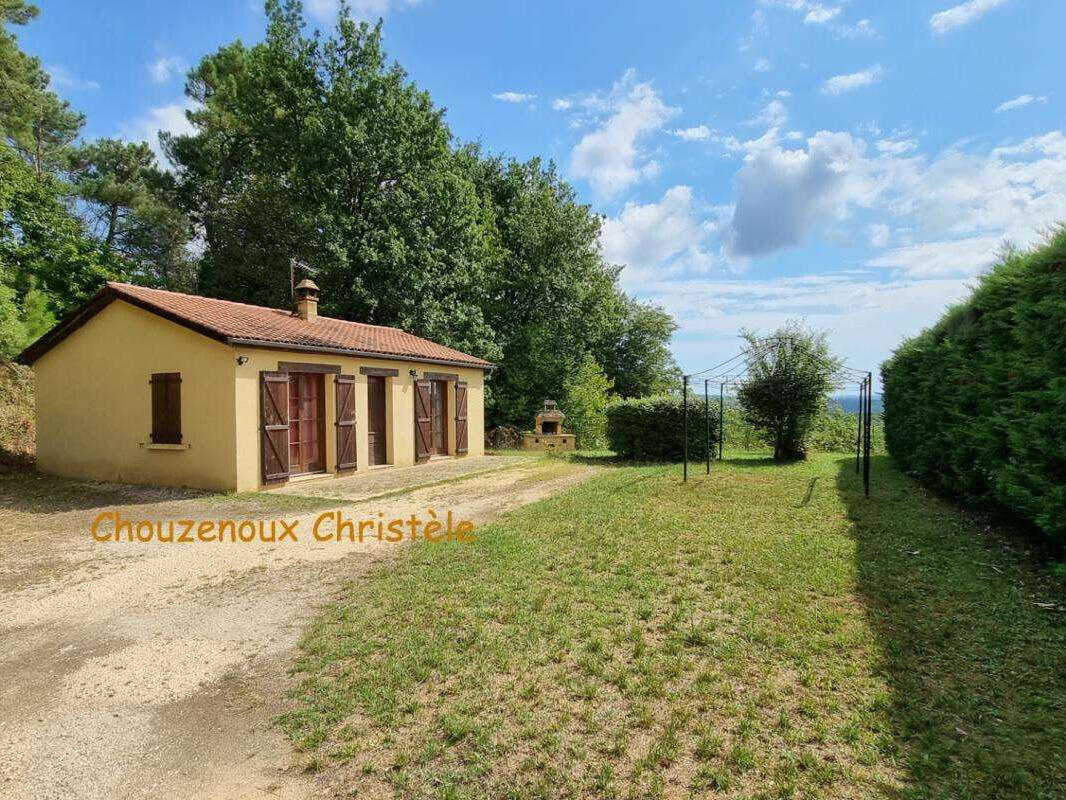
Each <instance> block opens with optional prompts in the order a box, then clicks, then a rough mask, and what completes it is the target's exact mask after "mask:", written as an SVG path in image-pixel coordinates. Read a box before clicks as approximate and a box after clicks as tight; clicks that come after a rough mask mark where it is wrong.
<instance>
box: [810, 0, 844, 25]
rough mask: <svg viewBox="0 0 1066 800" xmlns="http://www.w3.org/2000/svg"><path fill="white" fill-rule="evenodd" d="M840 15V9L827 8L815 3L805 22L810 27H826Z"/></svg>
mask: <svg viewBox="0 0 1066 800" xmlns="http://www.w3.org/2000/svg"><path fill="white" fill-rule="evenodd" d="M839 14H840V8H839V7H836V8H833V7H827V6H822V5H818V4H817V3H813V4H811V6H810V10H809V11H808V12H807V16H805V17H804V18H803V21H804V22H805V23H807V24H808V25H825V24H826V23H827V22H830V21H831V20H834V19H836V18H837V16H838V15H839Z"/></svg>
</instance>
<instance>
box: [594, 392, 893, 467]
mask: <svg viewBox="0 0 1066 800" xmlns="http://www.w3.org/2000/svg"><path fill="white" fill-rule="evenodd" d="M689 402H690V406H689V434H690V436H689V458H691V459H692V460H693V461H698V460H700V459H702V458H706V454H707V451H706V449H705V447H706V442H707V434H706V418H705V416H704V407H703V398H702V397H701V396H698V395H697V396H695V397H690V398H689ZM857 426H858V416H857V415H856V414H853V413H849V412H847V411H844V410H843V409H841V408H840V407H839V406H832V407H830V408H827V409H826V411H825V413H823V414H819V415H818V416H817V417H816V418H815V421H814V424H813V425H812V426H811V432H810V436H809V437H808V442H807V444H808V447H809V449H810V450H811V451H814V452H822V453H854V452H855V436H856V433H857ZM724 427H725V432H724V433H725V446H726V447H729V448H733V449H737V450H763V449H765V448H766V447H768V444H767V441H766V437H765V436H763V435H762V434H760V433H759V432H758V431H756V430H755V429H754V428H752V427H751V425H749V424H748V423H747V422H746V421H745V419H744V415H743V414H742V413H741V411H740V408H739V407H738V406H737V404H736V403H735V401H734V402H727V403H726V406H725V426H724ZM684 430H685V417H684V408H683V404H682V400H681V398H679V397H673V396H670V397H646V398H642V399H639V400H622V401H619V402H616V403H613V404H612V405H610V406H609V407H608V409H607V439H608V445H609V447H610V448H611V449H612V450H614V451H615V453H617V454H618V455H620V456H622V457H623V458H635V459H640V460H648V461H680V460H681V458H682V454H683V448H684ZM871 437H872V447H873V451H874V452H875V453H883V452H884V446H885V445H884V428H883V426H882V424H881V417H880V415H875V416H874V418H873V424H872V425H871ZM710 441H711V442H712V446H715V447H716V446H717V444H718V400H717V398H712V400H711V436H710Z"/></svg>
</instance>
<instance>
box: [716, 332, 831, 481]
mask: <svg viewBox="0 0 1066 800" xmlns="http://www.w3.org/2000/svg"><path fill="white" fill-rule="evenodd" d="M742 335H743V337H744V339H745V340H746V341H747V343H748V345H749V348H750V352H751V355H750V356H749V357H748V375H747V377H746V378H745V379H744V381H743V383H742V384H741V385H740V387H739V388H738V390H737V399H738V400H739V402H740V406H741V408H742V409H743V412H744V416H745V418H746V419H747V421H748V423H749V424H751V425H752V426H753V427H754V428H756V429H757V430H760V431H763V432H764V433H765V434H766V436H767V438H768V439H769V441H770V442H771V443H772V445H773V448H774V460H775V461H790V460H794V459H802V458H805V457H806V455H807V450H806V441H807V435H808V433H809V431H810V428H811V424H812V422H813V421H814V419H815V417H816V416H817V415H818V414H819V413H820V412H821V411H822V410H823V409H824V408H825V404H826V398H827V397H828V394H829V392H830V391H832V389H833V378H832V376H833V374H834V373H835V372H836V371H837V370H838V369H839V368H840V365H841V363H842V362H841V361H840V360H839V359H837V358H835V357H834V356H832V355H831V354H830V352H829V346H828V344H827V343H826V335H825V334H824V333H817V332H814V331H809V330H806V329H804V328H803V326H802V325H801V324H800V323H798V322H795V321H791V322H789V323H787V324H786V325H784V326H783V327H781V328H779V329H778V330H777V331H776V333H774V334H773V335H772V336H770V337H767V338H761V337H759V336H758V335H756V334H755V333H753V332H751V331H745V332H743V333H742Z"/></svg>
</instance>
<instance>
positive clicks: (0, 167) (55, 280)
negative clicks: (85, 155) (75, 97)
mask: <svg viewBox="0 0 1066 800" xmlns="http://www.w3.org/2000/svg"><path fill="white" fill-rule="evenodd" d="M36 15H37V8H36V7H35V6H32V5H29V4H27V3H25V2H23V1H22V0H0V306H2V307H3V308H2V309H0V318H2V319H3V321H2V322H0V351H2V352H3V353H4V354H7V355H10V354H12V353H14V352H17V351H18V350H19V349H20V348H21V347H22V346H23V345H24V344H26V343H27V340H28V339H30V338H32V337H35V336H36V335H38V334H39V333H41V331H42V328H43V327H45V326H47V324H48V323H49V321H50V320H51V319H52V315H53V314H59V313H62V312H63V311H65V310H66V309H67V308H69V306H70V305H71V304H73V303H76V302H78V301H79V300H81V299H83V298H84V297H85V296H87V295H88V294H89V293H91V292H92V291H94V290H95V289H96V288H97V287H98V286H99V284H100V283H101V282H102V281H103V280H105V279H106V278H107V277H109V276H110V275H111V274H112V270H111V268H110V266H109V265H108V262H107V259H105V258H103V257H102V255H101V253H100V252H99V248H98V247H97V246H96V244H95V242H93V241H92V240H91V239H88V238H87V237H86V236H85V231H84V228H83V225H82V222H81V220H80V219H79V218H78V217H77V216H76V215H75V214H74V213H73V212H72V211H71V209H70V207H69V205H68V202H67V200H68V194H69V186H68V184H67V183H66V182H65V180H64V177H65V175H64V171H65V167H66V165H67V159H68V157H69V150H70V144H71V143H72V142H73V141H74V139H75V137H76V136H77V135H78V132H79V130H80V129H81V125H82V117H81V115H80V114H78V113H76V112H74V111H73V110H71V108H70V106H69V105H68V104H67V103H66V101H64V100H62V99H61V98H59V97H58V96H56V94H55V93H54V92H52V91H51V90H50V89H49V86H48V75H47V73H45V71H44V69H43V68H42V67H41V63H40V61H39V60H38V59H36V58H33V57H31V56H29V55H27V54H25V53H23V52H22V50H21V49H20V48H19V45H18V41H17V39H16V38H15V36H14V34H13V33H12V32H11V26H16V25H24V24H26V23H27V22H29V21H30V20H32V19H33V18H34V17H35V16H36Z"/></svg>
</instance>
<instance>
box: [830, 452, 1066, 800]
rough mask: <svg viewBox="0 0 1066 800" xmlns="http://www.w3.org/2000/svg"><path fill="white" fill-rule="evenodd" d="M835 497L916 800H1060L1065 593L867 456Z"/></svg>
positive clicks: (1035, 565) (850, 463) (1065, 718)
mask: <svg viewBox="0 0 1066 800" xmlns="http://www.w3.org/2000/svg"><path fill="white" fill-rule="evenodd" d="M871 465H872V470H871V471H872V480H871V484H872V497H871V498H870V499H869V500H867V499H865V498H864V497H863V496H862V487H861V482H860V479H859V477H858V476H857V475H856V474H855V462H854V460H853V459H847V458H842V459H841V461H840V465H839V468H838V472H837V489H838V491H839V492H840V495H841V497H842V498H843V500H844V501H845V504H846V507H847V512H848V517H849V519H850V521H851V523H852V533H853V536H854V538H855V542H856V559H857V568H858V579H859V591H860V595H861V599H862V601H863V604H864V607H865V613H866V615H867V617H868V619H869V621H870V623H871V625H872V626H873V628H874V630H875V632H876V634H877V636H878V639H879V641H880V650H881V665H880V673H881V674H882V676H883V678H884V679H885V680H886V681H887V683H888V685H889V687H890V689H891V691H892V701H891V703H892V705H891V708H890V710H889V712H890V714H889V715H890V719H891V727H892V730H891V736H892V739H893V742H894V745H895V749H896V751H897V752H898V754H899V758H900V760H901V763H903V764H904V765H905V766H906V768H907V771H908V773H909V778H910V780H911V781H912V788H911V789H910V790H909V791H908V792H907V793H906V794H905V796H906V797H913V798H942V797H943V798H948V797H995V798H1019V800H1021V798H1025V800H1031V799H1035V798H1052V797H1058V798H1061V797H1063V796H1066V789H1064V787H1066V614H1063V613H1057V612H1055V611H1054V610H1050V609H1048V608H1046V607H1042V606H1041V605H1038V603H1041V602H1043V603H1062V602H1063V599H1062V588H1063V587H1062V585H1061V583H1060V582H1059V581H1057V580H1056V579H1055V578H1053V577H1052V574H1051V570H1050V569H1049V568H1048V567H1047V566H1045V565H1042V564H1041V563H1039V562H1038V561H1037V560H1036V559H1035V558H1034V557H1033V555H1032V553H1031V552H1030V551H1028V549H1027V548H1026V547H1025V545H1024V544H1021V543H1018V542H1017V541H1015V540H1013V539H1011V538H1009V537H1008V536H1006V535H1005V534H1004V533H1003V532H1002V531H999V530H997V529H995V528H992V527H990V526H988V525H987V524H982V523H980V522H975V521H974V520H972V519H970V518H968V517H969V515H968V514H966V513H965V512H964V511H963V510H962V509H959V508H958V507H955V506H953V505H951V504H950V503H948V502H946V501H943V500H940V499H937V498H935V497H933V496H932V495H931V494H930V493H928V492H927V491H925V490H924V489H922V488H921V487H919V486H918V485H917V484H915V483H914V482H913V481H911V480H910V479H909V478H907V477H906V476H904V475H903V474H902V473H900V472H899V471H898V470H897V469H895V468H894V467H893V466H892V465H891V464H890V463H889V459H888V457H887V456H875V457H874V459H873V461H872V464H871Z"/></svg>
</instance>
